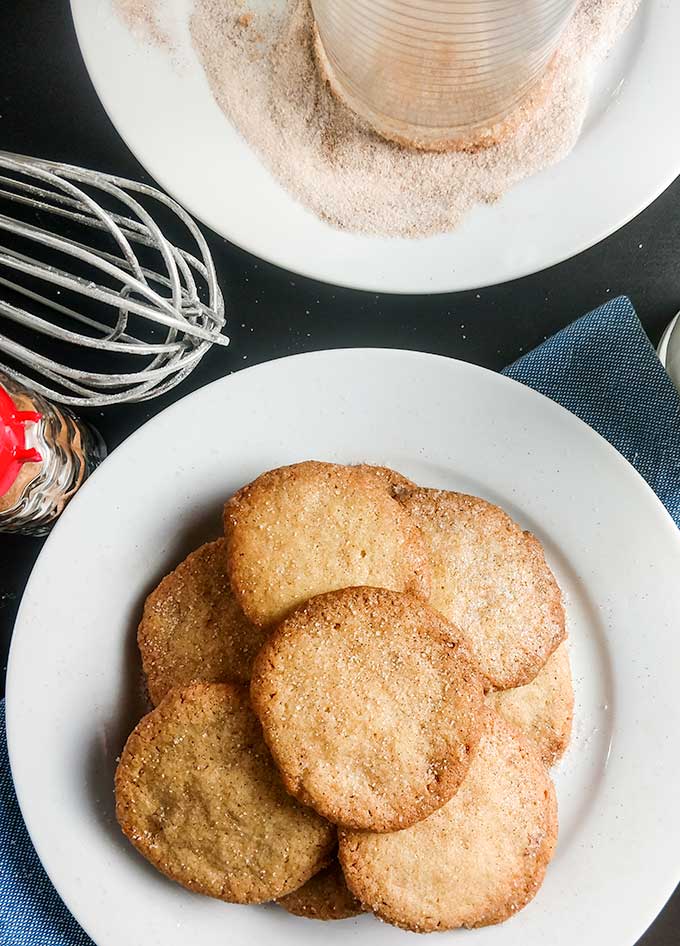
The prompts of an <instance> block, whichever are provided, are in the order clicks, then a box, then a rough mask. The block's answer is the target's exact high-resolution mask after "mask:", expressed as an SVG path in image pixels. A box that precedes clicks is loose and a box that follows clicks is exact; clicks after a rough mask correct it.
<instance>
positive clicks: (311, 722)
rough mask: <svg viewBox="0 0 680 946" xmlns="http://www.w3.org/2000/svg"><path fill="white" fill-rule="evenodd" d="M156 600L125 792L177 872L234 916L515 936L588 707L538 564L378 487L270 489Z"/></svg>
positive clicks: (352, 476)
mask: <svg viewBox="0 0 680 946" xmlns="http://www.w3.org/2000/svg"><path fill="white" fill-rule="evenodd" d="M224 527H225V535H224V538H223V539H219V540H218V541H216V542H213V543H210V544H208V545H204V546H203V547H202V548H200V549H198V550H197V551H196V552H194V553H193V554H192V555H190V556H189V557H188V558H187V559H186V560H185V561H184V562H182V564H180V565H179V566H178V567H177V568H176V569H175V571H174V572H172V574H170V575H168V576H167V577H166V578H165V579H163V581H162V582H161V583H160V585H159V586H158V588H157V589H156V590H155V591H154V592H153V593H152V594H151V595H150V596H149V598H148V599H147V601H146V605H145V607H144V614H143V617H142V621H141V624H140V626H139V637H138V639H139V646H140V650H141V654H142V661H143V666H144V670H145V673H146V678H147V684H148V690H149V695H150V698H151V700H152V702H153V704H154V705H155V709H153V710H152V711H151V712H150V713H149V714H148V715H147V716H145V717H144V718H143V719H142V720H141V722H140V723H139V725H138V726H137V727H136V729H135V730H134V732H133V733H132V735H131V736H130V737H129V739H128V741H127V744H126V746H125V749H124V751H123V753H122V756H121V760H120V764H119V766H118V771H117V773H116V809H117V816H118V820H119V822H120V825H121V827H122V829H123V831H124V832H125V834H126V835H127V837H128V838H129V839H130V841H131V842H132V843H133V844H134V845H135V847H136V848H137V849H138V850H139V851H140V852H141V853H142V854H143V855H144V856H145V857H146V858H148V860H149V861H151V863H152V864H154V865H155V866H156V867H157V868H158V869H159V870H161V871H163V873H165V874H167V875H168V876H169V877H171V878H172V879H173V880H175V881H177V882H179V883H180V884H183V885H184V886H185V887H188V888H189V889H190V890H193V891H196V892H198V893H203V894H207V895H208V896H212V897H218V898H221V899H222V900H226V901H229V902H233V903H262V902H264V901H268V900H276V901H278V903H279V904H280V905H281V906H282V907H284V908H285V909H286V910H288V911H289V912H291V913H295V914H298V915H300V916H308V917H314V918H318V919H340V918H343V917H348V916H352V915H354V914H357V913H360V912H363V911H372V912H373V913H375V914H376V915H377V916H378V917H380V918H381V919H383V920H385V921H387V922H388V923H393V924H395V925H397V926H400V927H404V928H406V929H409V930H414V931H419V932H427V931H431V930H443V929H453V928H456V927H476V926H483V925H486V924H490V923H498V922H501V921H502V920H504V919H506V918H507V917H509V916H510V915H511V914H513V913H515V912H516V911H517V910H520V909H521V908H522V907H524V906H525V905H526V904H527V903H528V902H529V901H530V900H531V899H532V897H533V896H534V895H535V893H536V892H537V890H538V888H539V887H540V885H541V883H542V881H543V877H544V875H545V871H546V868H547V865H548V862H549V861H550V859H551V857H552V854H553V850H554V846H555V843H556V838H557V806H556V800H555V792H554V789H553V785H552V782H551V780H550V776H549V774H548V768H547V767H548V766H550V765H552V764H553V763H554V762H555V761H556V760H557V759H558V758H559V756H560V755H561V754H562V752H563V751H564V749H565V748H566V745H567V742H568V740H569V734H570V728H571V716H572V706H573V695H572V688H571V676H570V668H569V657H568V653H567V650H566V646H567V645H566V643H565V642H564V641H565V626H564V611H563V608H562V602H561V596H560V591H559V588H558V586H557V583H556V581H555V579H554V577H553V575H552V573H551V571H550V569H549V568H548V566H547V564H546V562H545V558H544V556H543V551H542V549H541V546H540V544H539V542H538V541H537V540H536V539H535V538H534V536H532V535H531V534H529V533H527V532H524V531H522V529H521V528H520V527H519V526H518V525H516V523H515V522H513V521H512V519H510V517H509V516H507V515H506V514H505V513H504V512H503V511H502V510H501V509H499V508H498V507H497V506H494V505H492V504H490V503H488V502H486V501H484V500H482V499H478V498H476V497H474V496H466V495H462V494H460V493H454V492H445V491H440V490H432V489H423V488H420V487H418V486H416V485H415V484H414V483H412V482H410V481H409V480H407V479H405V478H404V477H403V476H401V475H400V474H398V473H395V472H393V471H392V470H388V469H386V468H382V467H370V466H340V465H335V464H329V463H318V462H307V463H299V464H296V465H294V466H289V467H284V468H281V469H277V470H272V471H270V472H268V473H264V474H263V475H262V476H260V477H258V479H256V480H255V481H254V482H253V483H251V484H249V485H248V486H246V487H244V488H243V489H242V490H240V492H238V493H237V494H236V495H235V496H233V497H232V498H231V499H230V500H229V501H228V502H227V504H226V506H225V511H224Z"/></svg>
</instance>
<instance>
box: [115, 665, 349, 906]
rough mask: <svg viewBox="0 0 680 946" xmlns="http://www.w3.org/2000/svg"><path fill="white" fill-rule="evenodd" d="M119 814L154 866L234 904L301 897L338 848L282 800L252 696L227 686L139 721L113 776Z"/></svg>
mask: <svg viewBox="0 0 680 946" xmlns="http://www.w3.org/2000/svg"><path fill="white" fill-rule="evenodd" d="M116 816H117V818H118V822H119V824H120V826H121V828H122V830H123V832H124V834H126V835H127V837H128V838H129V840H130V841H131V842H132V844H134V846H135V847H136V848H137V850H138V851H139V852H140V853H141V854H143V855H144V857H146V858H147V860H149V861H151V863H152V864H153V865H154V867H156V868H158V870H160V871H162V872H163V873H164V874H166V875H167V876H168V877H170V878H171V879H172V880H175V881H177V882H178V883H180V884H182V885H183V886H184V887H187V888H188V889H189V890H193V891H195V892H197V893H202V894H207V895H208V896H210V897H217V898H219V899H221V900H227V901H229V902H232V903H261V902H263V901H265V900H273V899H276V898H278V897H282V896H284V895H285V894H287V893H290V892H291V891H293V890H297V889H298V888H299V887H300V886H301V885H302V884H304V883H305V882H306V881H307V880H309V878H310V877H312V876H313V875H314V874H315V873H317V871H318V870H320V868H321V867H323V866H324V865H325V864H327V863H328V861H329V859H330V856H331V854H332V851H333V847H334V844H335V842H336V833H335V829H334V828H333V826H332V825H330V824H328V822H326V821H324V820H323V819H322V818H320V817H319V816H318V815H316V814H315V813H314V812H313V811H311V810H310V809H309V808H304V807H303V806H302V805H300V804H298V802H296V801H295V800H294V799H293V798H291V797H290V795H288V794H287V793H286V790H285V789H284V787H283V785H282V783H281V779H280V778H279V775H278V772H277V771H276V768H275V766H274V763H273V762H272V759H271V756H270V754H269V752H268V750H267V747H266V746H265V744H264V741H263V739H262V734H261V730H260V726H259V723H258V722H257V719H256V718H255V715H254V714H253V712H252V710H251V708H250V704H249V701H248V692H247V690H246V689H244V688H243V687H239V686H236V685H233V684H220V683H213V684H196V685H194V686H191V687H187V688H186V689H177V690H172V691H171V692H170V693H169V694H168V696H167V697H166V698H165V699H164V700H163V701H162V702H161V703H160V705H159V706H157V707H156V709H155V710H153V711H152V712H151V713H149V714H148V715H147V716H145V717H144V718H143V719H142V720H141V722H140V723H139V724H138V725H137V726H136V728H135V729H134V731H133V732H132V734H131V735H130V737H129V739H128V741H127V743H126V745H125V749H124V750H123V753H122V755H121V759H120V763H119V765H118V769H117V771H116Z"/></svg>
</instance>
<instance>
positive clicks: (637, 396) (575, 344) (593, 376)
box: [503, 296, 680, 526]
mask: <svg viewBox="0 0 680 946" xmlns="http://www.w3.org/2000/svg"><path fill="white" fill-rule="evenodd" d="M503 374H506V375H508V377H510V378H514V379H515V380H516V381H521V382H523V384H527V385H528V386H529V387H531V388H534V389H535V390H536V391H540V392H541V394H545V395H547V397H549V398H551V399H552V400H553V401H557V402H558V404H561V405H562V406H563V407H566V408H567V410H569V411H571V412H572V414H576V416H577V417H580V418H581V420H584V421H585V422H586V424H588V425H589V426H590V427H592V428H593V429H594V430H596V431H597V432H598V433H599V434H601V435H602V436H603V437H604V438H605V440H608V441H609V442H610V443H611V444H612V445H613V446H614V447H616V449H617V450H618V451H619V453H622V454H623V456H624V457H625V458H626V460H628V462H629V463H631V464H632V465H633V466H634V467H635V469H636V470H637V471H638V473H639V474H640V475H641V476H643V477H644V478H645V479H646V480H647V482H648V483H649V485H650V486H651V487H652V489H653V490H654V492H655V493H656V495H657V496H658V497H659V499H660V500H661V502H662V503H663V504H664V506H665V507H666V509H667V510H668V511H669V513H670V514H671V516H672V517H673V519H674V520H675V523H676V525H678V526H680V395H678V392H677V391H676V389H675V387H674V385H673V382H672V381H671V379H670V378H669V377H668V375H667V374H666V371H665V370H664V368H663V366H662V365H661V362H660V361H659V359H658V358H657V355H656V352H655V351H654V349H653V348H652V346H651V344H650V341H649V339H648V338H647V336H646V334H645V331H644V329H643V328H642V325H640V320H639V319H638V317H637V315H636V314H635V309H634V308H633V306H632V304H631V302H630V299H627V298H626V297H625V296H620V297H619V298H618V299H612V301H611V302H608V303H606V305H602V306H600V308H599V309H595V310H594V311H593V312H589V313H588V315H584V316H583V317H582V318H580V319H578V320H577V321H576V322H572V324H571V325H568V326H567V327H566V328H565V329H562V331H561V332H558V333H557V335H553V336H552V338H549V339H548V340H547V341H545V342H543V344H542V345H539V347H538V348H535V349H534V350H533V351H531V352H529V353H528V354H527V355H524V357H523V358H520V359H519V360H518V361H516V362H515V363H514V364H512V365H510V367H509V368H506V369H505V370H504V371H503Z"/></svg>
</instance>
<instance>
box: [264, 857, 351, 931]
mask: <svg viewBox="0 0 680 946" xmlns="http://www.w3.org/2000/svg"><path fill="white" fill-rule="evenodd" d="M277 902H278V903H279V904H280V905H281V906H282V907H283V908H284V910H287V911H288V912H289V913H294V914H295V916H304V917H308V918H309V919H310V920H344V919H346V918H347V917H349V916H358V915H359V914H360V913H363V912H364V908H363V907H362V906H361V904H360V903H359V901H358V900H357V898H356V897H355V896H354V894H353V893H352V892H351V891H350V889H349V887H348V886H347V884H346V883H345V875H344V874H343V872H342V868H341V867H340V863H339V861H338V860H337V858H335V859H334V860H333V861H332V862H331V863H330V864H329V866H328V867H324V869H323V870H321V871H319V873H318V874H315V875H314V877H312V879H311V880H308V881H307V883H306V884H304V885H303V886H302V887H300V889H299V890H294V891H293V893H289V894H288V895H287V896H285V897H282V898H281V900H278V901H277Z"/></svg>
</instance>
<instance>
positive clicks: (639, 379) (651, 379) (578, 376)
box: [0, 298, 680, 946]
mask: <svg viewBox="0 0 680 946" xmlns="http://www.w3.org/2000/svg"><path fill="white" fill-rule="evenodd" d="M504 373H505V374H507V375H508V376H509V377H511V378H515V379H516V380H517V381H522V382H523V383H524V384H527V385H529V386H530V387H532V388H535V389H536V390H537V391H540V392H541V393H542V394H546V395H547V396H548V397H550V398H552V399H553V400H554V401H558V402H559V403H560V404H563V405H564V406H565V407H566V408H568V409H569V410H570V411H572V412H573V413H574V414H576V415H577V416H578V417H580V418H581V419H582V420H584V421H585V422H586V423H587V424H589V425H590V426H591V427H593V428H594V429H595V430H597V431H598V432H599V433H600V434H602V436H603V437H605V438H606V439H607V440H609V441H610V443H612V444H613V445H614V446H615V447H616V448H617V449H618V450H619V451H620V452H621V453H622V454H623V455H624V457H626V459H627V460H629V461H630V463H632V465H633V466H634V467H635V468H636V469H637V470H638V471H639V473H641V474H642V476H644V478H645V479H646V480H647V482H648V483H649V484H650V486H651V487H652V489H654V491H655V492H656V494H657V495H658V497H659V499H660V500H661V501H662V502H663V503H664V504H665V506H666V508H667V509H668V511H669V512H670V514H671V515H672V516H673V518H674V519H675V521H676V523H677V524H678V525H679V526H680V397H679V396H678V393H677V391H676V390H675V388H674V387H673V385H672V383H671V382H670V380H669V378H668V376H667V375H666V372H665V371H664V370H663V368H662V367H661V364H660V363H659V360H658V359H657V357H656V354H655V352H654V349H653V348H652V346H651V345H650V343H649V339H648V338H647V336H646V335H645V333H644V331H643V329H642V326H641V325H640V322H639V321H638V318H637V316H636V314H635V311H634V309H633V307H632V305H631V303H630V302H629V300H628V299H625V298H620V299H614V300H613V301H612V302H609V303H607V305H603V306H601V307H600V308H599V309H596V310H595V311H594V312H591V313H589V314H588V315H585V316H583V318H581V319H579V320H578V321H577V322H574V323H573V324H572V325H569V326H568V327H567V328H565V329H564V330H563V331H561V332H559V333H558V334H557V335H555V336H553V337H552V338H550V339H548V341H546V342H545V343H544V344H543V345H541V346H540V347H539V348H537V349H535V350H534V351H532V352H530V353H529V354H527V355H525V356H524V357H523V358H520V359H519V361H516V362H515V363H514V364H513V365H511V366H510V367H509V368H506V370H505V372H504ZM91 943H92V941H91V940H90V938H89V937H88V936H86V935H85V933H84V932H83V931H82V929H81V928H80V927H79V926H78V924H77V923H76V921H75V920H74V919H73V917H72V916H71V914H70V913H69V912H68V910H67V909H66V908H65V907H64V905H63V904H62V902H61V900H60V899H59V897H58V895H57V893H56V891H55V890H54V888H53V887H52V885H51V884H50V882H49V880H48V878H47V876H46V874H45V871H44V870H43V868H42V866H41V864H40V861H39V860H38V857H37V855H36V853H35V851H34V849H33V845H32V844H31V841H30V839H29V837H28V834H27V832H26V828H25V827H24V823H23V820H22V818H21V813H20V811H19V807H18V805H17V801H16V796H15V794H14V788H13V785H12V779H11V776H10V771H9V762H8V759H7V744H6V740H5V708H4V703H0V946H91Z"/></svg>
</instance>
